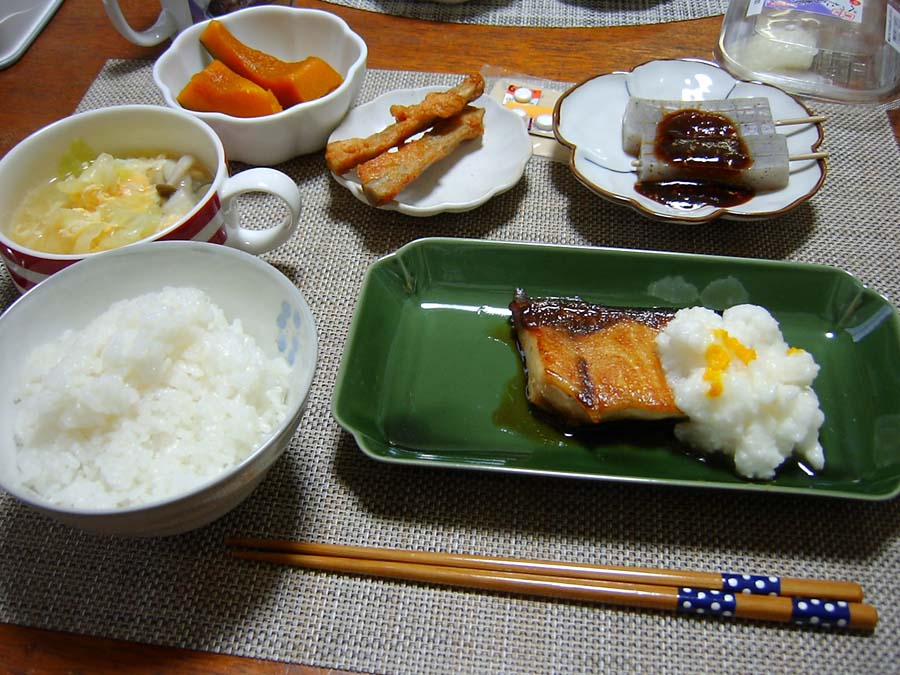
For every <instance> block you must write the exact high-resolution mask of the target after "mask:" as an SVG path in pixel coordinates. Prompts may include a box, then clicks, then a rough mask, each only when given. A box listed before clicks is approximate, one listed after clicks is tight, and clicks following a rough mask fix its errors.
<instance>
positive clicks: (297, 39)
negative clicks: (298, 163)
mask: <svg viewBox="0 0 900 675" xmlns="http://www.w3.org/2000/svg"><path fill="white" fill-rule="evenodd" d="M218 20H219V21H221V22H222V23H223V24H225V26H226V27H227V28H228V30H230V31H231V32H232V33H234V35H235V37H237V38H238V39H239V40H241V41H242V42H244V43H245V44H248V45H249V46H251V47H254V48H255V49H259V50H261V51H265V52H266V53H268V54H271V55H272V56H275V57H276V58H279V59H282V60H284V61H300V60H302V59H304V58H306V57H308V56H318V57H320V58H322V59H324V60H325V61H327V62H328V63H329V64H330V65H331V66H332V67H333V68H334V69H335V70H337V71H338V72H339V73H340V74H341V75H342V76H343V78H344V82H343V83H342V84H341V86H339V87H338V88H337V89H335V90H334V91H332V92H331V93H329V94H326V95H325V96H323V97H321V98H318V99H316V100H314V101H308V102H306V103H299V104H297V105H295V106H292V107H290V108H288V109H287V110H283V111H282V112H279V113H275V114H273V115H266V116H264V117H251V118H243V117H232V116H231V115H224V114H222V113H210V112H196V111H193V110H188V109H186V108H183V107H182V106H181V105H180V104H179V103H178V101H177V100H176V97H177V96H178V93H179V92H180V91H181V90H182V89H183V88H184V86H185V85H186V84H187V83H188V81H189V80H190V79H191V77H192V76H193V75H194V74H195V73H198V72H200V71H201V70H203V69H204V68H205V67H206V66H207V65H208V64H209V63H210V61H212V57H211V56H210V55H209V53H208V52H207V51H206V49H204V47H203V45H201V44H200V34H201V33H202V32H203V30H204V29H205V28H206V24H207V23H208V22H206V21H204V22H202V23H198V24H196V25H194V26H191V27H190V28H188V29H187V30H185V31H184V32H182V33H181V34H180V35H179V36H178V37H177V38H175V40H174V41H173V42H172V45H171V46H170V47H169V48H168V49H167V50H166V51H165V52H164V53H163V54H162V56H160V57H159V58H158V59H157V61H156V63H155V64H154V66H153V80H154V82H155V83H156V86H157V87H158V88H159V90H160V92H161V93H162V96H163V98H164V99H165V101H166V104H167V105H169V106H170V107H172V108H177V109H179V110H184V111H185V112H187V113H189V114H191V115H195V116H196V117H198V118H200V119H201V120H203V121H204V122H206V123H207V124H209V125H210V126H211V127H212V128H213V129H214V130H215V131H216V133H217V134H218V135H219V137H220V138H221V139H222V144H223V145H224V146H225V152H226V154H227V155H228V159H230V160H236V161H239V162H244V163H246V164H254V165H260V166H272V165H274V164H280V163H282V162H286V161H287V160H289V159H292V158H293V157H297V156H299V155H308V154H310V153H313V152H318V151H319V150H322V149H323V148H324V147H325V143H326V142H327V141H328V136H329V134H330V133H331V132H332V131H333V130H334V128H335V127H337V125H338V124H339V123H340V121H341V120H342V119H343V118H344V115H346V114H347V111H348V110H349V109H350V106H351V105H352V103H353V100H354V99H355V98H356V95H357V94H358V93H359V90H360V88H361V87H362V84H363V80H364V79H365V76H366V58H367V56H368V49H367V47H366V43H365V42H364V41H363V39H362V38H361V37H360V36H359V35H357V34H356V33H354V32H353V31H352V30H351V29H350V27H349V26H348V25H347V23H346V22H345V21H344V20H343V19H341V18H340V17H338V16H336V15H334V14H331V13H330V12H324V11H321V10H316V9H300V8H296V7H281V6H260V7H251V8H249V9H242V10H240V11H237V12H234V13H232V14H226V15H224V16H222V17H219V19H218Z"/></svg>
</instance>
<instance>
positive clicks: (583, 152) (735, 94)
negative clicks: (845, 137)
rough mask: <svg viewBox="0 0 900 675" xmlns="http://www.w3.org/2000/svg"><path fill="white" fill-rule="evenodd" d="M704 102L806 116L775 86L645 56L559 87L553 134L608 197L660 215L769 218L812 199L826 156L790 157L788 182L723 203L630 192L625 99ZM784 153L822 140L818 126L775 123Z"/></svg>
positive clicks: (691, 62)
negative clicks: (681, 201)
mask: <svg viewBox="0 0 900 675" xmlns="http://www.w3.org/2000/svg"><path fill="white" fill-rule="evenodd" d="M632 96H634V97H639V98H651V99H666V100H675V101H678V100H682V101H703V100H718V99H729V98H748V97H765V98H767V99H769V104H770V107H771V109H772V116H773V118H774V119H775V120H785V119H793V118H798V117H808V116H810V115H811V114H812V113H811V112H810V110H809V109H808V108H807V107H806V106H805V105H804V104H803V103H801V102H800V101H799V100H797V99H796V98H794V97H793V96H791V95H790V94H787V93H785V92H784V91H782V90H781V89H778V88H777V87H773V86H770V85H767V84H759V83H756V82H745V81H742V80H736V79H735V78H733V77H732V76H731V75H730V74H728V73H727V72H726V71H725V70H723V69H722V68H720V67H719V66H717V65H716V64H714V63H711V62H709V61H703V60H700V59H679V60H671V61H650V62H648V63H644V64H642V65H640V66H638V67H636V68H635V69H634V70H632V71H631V72H613V73H608V74H606V75H599V76H597V77H594V78H591V79H589V80H586V81H585V82H582V83H581V84H578V85H575V86H574V87H572V88H571V89H569V90H568V91H566V92H565V93H564V94H563V95H562V97H560V99H559V101H557V103H556V108H555V110H554V113H553V131H554V133H555V134H556V137H557V139H558V140H559V141H560V142H561V143H563V144H564V145H566V146H568V147H569V148H570V149H571V151H572V152H571V157H570V159H569V166H570V167H571V169H572V171H573V172H574V174H575V176H576V178H578V180H580V181H581V182H582V183H584V184H585V185H586V186H587V187H589V188H590V189H591V190H593V191H594V192H596V193H597V194H599V195H600V196H601V197H605V198H607V199H609V200H611V201H614V202H617V203H621V204H626V205H628V206H631V207H632V208H635V209H637V210H638V211H639V212H640V213H642V214H644V215H646V216H649V217H651V218H656V219H660V220H666V221H686V222H703V221H707V220H712V219H713V218H717V217H719V216H721V217H724V218H731V219H736V220H753V219H762V218H771V217H773V216H777V215H780V214H782V213H785V212H787V211H789V210H791V209H792V208H794V207H796V206H798V205H799V204H801V203H802V202H804V201H806V200H807V199H809V198H810V197H812V196H813V195H814V194H815V193H816V192H817V191H818V189H819V187H820V186H821V185H822V183H823V181H824V180H825V160H824V159H817V160H801V161H792V162H791V165H790V179H789V181H788V185H787V186H785V187H784V188H781V189H780V190H771V191H767V192H760V193H758V194H757V195H756V196H754V197H753V198H752V199H750V200H749V201H747V202H745V203H743V204H740V205H737V206H730V207H727V208H721V207H715V206H709V205H703V206H698V207H695V208H693V209H689V210H688V209H681V208H675V207H672V206H668V205H665V204H661V203H659V202H656V201H654V200H652V199H649V198H648V197H645V196H644V195H642V194H640V193H639V192H637V190H635V188H634V185H635V182H636V180H637V174H636V172H635V170H634V168H633V166H632V164H631V162H632V160H634V159H635V158H634V157H632V156H631V155H628V154H626V153H625V151H624V150H623V148H622V121H623V117H624V115H625V107H626V105H627V104H628V100H629V98H630V97H632ZM778 133H781V134H785V135H786V136H787V140H788V151H789V153H790V155H798V154H805V153H809V152H813V151H815V150H816V149H817V148H818V146H819V145H820V144H821V142H822V138H823V135H822V128H821V125H820V124H814V123H806V124H798V125H791V126H781V127H778Z"/></svg>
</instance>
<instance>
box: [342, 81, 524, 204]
mask: <svg viewBox="0 0 900 675" xmlns="http://www.w3.org/2000/svg"><path fill="white" fill-rule="evenodd" d="M445 90H446V87H439V86H438V87H420V88H418V89H399V90H397V91H392V92H389V93H386V94H382V95H381V96H379V97H378V98H376V99H375V100H373V101H370V102H369V103H366V104H364V105H361V106H359V107H357V108H354V109H353V110H351V111H350V113H349V114H348V115H347V116H346V117H345V118H344V121H343V122H341V124H340V125H339V126H338V128H337V129H335V130H334V131H333V132H332V134H331V137H330V138H329V139H328V142H329V143H331V142H332V141H338V140H343V139H345V138H363V137H365V136H369V135H370V134H373V133H375V132H376V131H380V130H381V129H384V128H385V127H386V126H388V125H389V124H391V123H393V122H394V118H393V117H391V112H390V107H391V106H392V105H396V104H400V105H412V104H414V103H418V102H420V101H421V100H422V99H423V98H425V95H426V94H428V93H429V92H432V91H445ZM472 105H474V106H478V107H481V108H484V109H485V112H484V136H483V137H482V138H481V140H480V141H478V140H475V141H466V142H464V143H462V144H461V145H460V146H459V147H458V148H457V149H456V150H455V151H454V152H453V153H452V154H451V155H450V156H449V157H445V158H444V159H442V160H440V161H439V162H436V163H435V164H433V165H432V166H430V167H428V169H427V170H426V171H425V172H424V173H423V174H422V175H421V176H419V178H417V179H416V180H414V181H413V182H412V183H410V184H409V185H408V186H407V187H406V188H405V189H404V190H403V192H401V193H400V194H399V195H397V198H396V199H395V200H394V201H392V202H389V203H387V204H385V205H384V206H379V207H378V208H380V209H383V210H387V211H399V212H400V213H405V214H406V215H410V216H433V215H435V214H438V213H443V212H445V211H452V212H459V211H469V210H470V209H474V208H476V207H478V206H481V205H482V204H484V203H485V202H486V201H487V200H489V199H490V198H491V197H493V196H495V195H498V194H500V193H501V192H505V191H506V190H509V189H510V188H511V187H513V186H514V185H515V184H516V183H518V182H519V179H520V178H521V177H522V174H523V173H524V171H525V165H526V164H527V163H528V160H529V158H530V157H531V139H530V137H529V136H528V131H527V130H526V129H525V125H524V124H522V120H521V119H519V117H518V115H516V114H515V113H513V112H512V111H510V110H508V109H507V108H504V107H503V106H502V105H500V103H499V102H498V101H495V100H494V99H492V98H490V97H489V96H486V95H485V96H481V97H480V98H478V99H476V100H475V101H473V102H472ZM332 175H333V176H334V178H335V180H337V182H338V183H340V184H341V185H343V186H344V187H345V188H347V189H348V190H350V192H351V193H352V194H353V196H354V197H356V198H357V199H359V200H360V201H362V202H365V203H366V204H368V203H369V202H368V200H366V197H365V195H364V194H363V191H362V185H361V184H360V181H359V177H358V176H357V175H356V171H355V170H354V171H350V172H348V173H346V174H344V175H343V176H338V175H335V174H332Z"/></svg>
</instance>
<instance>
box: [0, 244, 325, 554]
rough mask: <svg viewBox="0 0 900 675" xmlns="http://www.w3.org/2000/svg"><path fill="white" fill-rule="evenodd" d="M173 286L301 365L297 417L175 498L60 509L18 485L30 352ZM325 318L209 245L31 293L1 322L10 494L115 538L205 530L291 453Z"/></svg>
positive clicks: (159, 248)
mask: <svg viewBox="0 0 900 675" xmlns="http://www.w3.org/2000/svg"><path fill="white" fill-rule="evenodd" d="M165 286H191V287H194V288H199V289H201V290H203V291H205V292H206V293H208V294H209V296H210V297H211V298H212V301H213V302H214V303H215V304H217V305H218V306H219V307H221V308H222V309H223V310H224V312H225V314H226V316H227V317H228V319H229V320H233V319H239V320H240V321H241V323H242V325H243V328H244V330H245V331H246V332H247V333H248V334H249V335H251V336H252V337H253V338H254V339H255V340H256V342H257V343H258V344H259V345H260V347H261V348H262V349H263V350H264V351H265V353H266V354H267V356H269V357H279V356H281V357H283V358H285V360H286V361H287V362H288V364H289V366H290V368H291V374H290V392H289V397H288V414H287V416H286V418H285V419H284V420H283V421H282V423H281V424H280V425H279V426H278V427H276V428H275V429H274V430H273V432H272V433H271V434H270V435H269V436H268V437H267V438H266V439H264V441H263V442H262V443H261V444H260V445H259V447H257V448H256V449H255V450H254V451H253V452H252V454H250V455H249V456H248V457H247V458H246V459H245V460H244V461H242V462H241V463H240V464H238V465H237V466H236V467H234V468H232V469H229V470H227V471H226V472H225V473H223V474H222V475H220V476H219V477H217V478H215V479H212V480H211V481H209V482H207V483H205V484H203V485H200V486H198V487H197V488H195V489H193V490H191V491H189V492H187V493H184V494H181V495H176V496H174V497H172V498H169V499H165V500H162V501H157V502H151V503H148V504H145V505H141V506H134V507H130V508H121V509H98V510H87V509H75V508H66V507H61V506H59V505H56V504H54V503H52V502H50V501H48V500H46V499H44V498H42V497H40V496H38V495H36V494H35V493H34V492H33V491H32V490H29V489H27V488H25V487H24V486H22V485H21V484H20V483H19V481H18V469H17V467H16V447H15V441H14V439H13V433H12V429H13V419H14V415H15V410H14V408H15V405H14V402H13V394H14V391H15V389H16V387H17V386H18V385H17V383H18V381H19V377H20V375H21V368H22V362H23V356H24V354H23V352H26V351H27V350H28V349H30V348H32V347H35V346H37V345H38V344H42V343H45V342H48V341H50V340H53V339H55V338H56V337H57V336H59V335H60V334H61V333H62V332H63V331H64V330H66V329H80V328H83V327H84V326H85V325H87V323H88V322H89V321H90V320H92V319H93V318H94V317H96V316H98V315H100V314H101V313H103V312H104V311H106V310H107V309H108V308H109V306H110V305H111V304H112V303H113V302H115V301H117V300H123V299H128V298H133V297H136V296H138V295H141V294H144V293H150V292H154V291H158V290H161V289H162V288H163V287H165ZM317 349H318V342H317V339H316V329H315V322H314V319H313V316H312V313H311V312H310V309H309V306H308V305H307V303H306V301H305V299H304V298H303V295H302V294H301V292H300V291H299V289H298V288H297V287H296V286H295V285H294V284H293V283H291V281H290V280H288V279H287V278H286V277H285V276H284V275H283V274H281V273H280V272H279V271H278V270H276V269H275V268H274V267H272V266H271V265H269V264H267V263H265V262H263V261H262V260H260V259H259V258H257V257H255V256H252V255H250V254H248V253H244V252H242V251H237V250H234V249H231V248H227V247H225V246H219V245H216V244H207V243H199V242H182V241H172V242H152V243H147V244H137V245H135V246H130V247H127V248H122V249H118V250H115V251H110V252H108V253H106V254H104V255H102V256H97V257H96V258H91V259H89V260H85V261H83V262H79V263H77V264H75V265H73V266H71V267H69V268H67V269H65V270H63V271H62V272H60V273H59V274H56V275H54V276H53V277H51V278H50V279H48V280H47V281H45V282H44V283H42V284H40V285H38V286H36V287H35V288H34V289H32V290H31V291H29V292H28V293H26V294H25V295H23V296H22V297H21V298H19V300H17V301H16V302H15V303H14V304H13V305H12V306H11V307H10V308H9V309H8V310H7V311H6V313H4V314H3V315H2V316H0V389H2V391H4V392H6V394H5V396H4V397H3V398H2V400H0V488H2V489H4V490H6V491H7V492H9V493H10V494H12V495H13V496H14V497H16V498H18V499H19V500H21V501H22V502H24V503H26V504H28V505H30V506H31V507H33V508H35V509H36V510H38V511H40V512H43V513H45V514H47V515H49V516H51V517H53V518H55V519H56V520H59V521H61V522H63V523H66V524H68V525H71V526H73V527H76V528H80V529H84V530H88V531H92V532H98V533H102V534H110V535H123V536H143V537H149V536H166V535H172V534H178V533H181V532H186V531H188V530H192V529H195V528H198V527H201V526H203V525H205V524H207V523H209V522H211V521H213V520H215V519H216V518H219V517H220V516H222V515H224V514H225V513H227V512H228V511H230V510H231V509H233V508H234V507H236V506H237V505H238V504H240V503H241V502H242V501H243V500H244V499H245V498H246V497H247V496H249V494H250V493H251V492H252V491H253V490H254V488H256V486H257V485H258V484H259V483H260V481H261V480H262V479H263V477H264V476H265V475H266V472H267V471H268V470H269V468H270V467H271V466H272V464H273V463H274V462H275V461H276V460H277V459H278V458H279V457H280V456H281V454H282V453H283V452H284V450H285V449H286V448H287V446H288V443H289V442H290V440H291V437H292V436H293V435H294V432H295V431H296V429H297V426H298V425H299V423H300V418H301V415H302V413H303V409H304V406H305V405H306V400H307V395H308V393H309V388H310V385H311V383H312V378H313V373H314V370H315V365H316V355H317Z"/></svg>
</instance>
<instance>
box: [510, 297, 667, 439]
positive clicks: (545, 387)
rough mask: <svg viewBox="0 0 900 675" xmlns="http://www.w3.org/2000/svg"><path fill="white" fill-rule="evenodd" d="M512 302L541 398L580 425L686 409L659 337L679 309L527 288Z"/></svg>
mask: <svg viewBox="0 0 900 675" xmlns="http://www.w3.org/2000/svg"><path fill="white" fill-rule="evenodd" d="M509 308H510V310H511V311H512V316H513V322H514V325H515V330H516V337H517V339H518V342H519V346H520V347H521V350H522V353H523V355H524V358H525V368H526V371H527V374H528V383H527V396H528V400H529V401H531V403H533V404H534V405H536V406H538V407H539V408H542V409H544V410H547V411H549V412H551V413H554V414H555V415H557V416H558V417H560V418H561V419H562V420H564V421H565V422H566V423H567V424H569V425H573V426H576V425H584V424H596V423H598V422H605V421H609V420H616V419H642V420H658V419H664V418H668V417H684V414H683V413H682V412H681V411H680V410H679V409H678V407H677V406H676V405H675V400H674V397H673V395H672V391H671V390H670V389H669V386H668V384H667V383H666V376H665V373H664V372H663V369H662V366H661V365H660V362H659V356H658V354H657V351H656V342H655V339H656V335H657V333H658V332H659V331H660V330H662V328H664V327H665V325H666V324H667V323H668V322H669V321H670V320H671V319H672V317H674V316H675V312H674V311H670V310H666V309H633V308H619V307H603V306H600V305H592V304H590V303H587V302H583V301H581V300H578V299H570V298H529V297H528V296H526V295H525V294H524V293H523V292H522V291H521V290H518V291H516V295H515V298H514V300H513V302H512V303H511V304H510V306H509Z"/></svg>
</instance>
